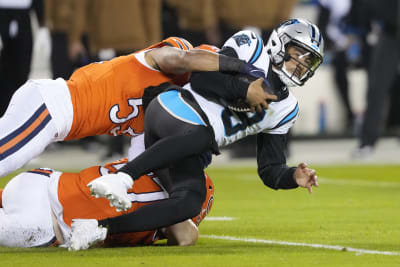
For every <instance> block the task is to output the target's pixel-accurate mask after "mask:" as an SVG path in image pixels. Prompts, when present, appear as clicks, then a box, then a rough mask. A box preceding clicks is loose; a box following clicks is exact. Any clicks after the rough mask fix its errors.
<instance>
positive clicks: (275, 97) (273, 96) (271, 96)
mask: <svg viewBox="0 0 400 267" xmlns="http://www.w3.org/2000/svg"><path fill="white" fill-rule="evenodd" d="M264 98H265V99H268V100H278V97H277V96H276V95H274V94H269V93H267V92H264Z"/></svg>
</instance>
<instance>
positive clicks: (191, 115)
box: [158, 90, 205, 125]
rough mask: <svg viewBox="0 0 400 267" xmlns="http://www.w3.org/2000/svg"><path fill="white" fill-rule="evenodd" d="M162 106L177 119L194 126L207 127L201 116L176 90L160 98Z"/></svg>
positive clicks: (161, 95) (165, 93) (163, 94)
mask: <svg viewBox="0 0 400 267" xmlns="http://www.w3.org/2000/svg"><path fill="white" fill-rule="evenodd" d="M158 99H159V101H160V104H161V105H162V106H163V107H164V108H165V109H166V110H167V111H168V112H169V113H170V114H171V115H172V116H174V117H175V118H177V119H180V120H182V121H186V122H189V123H192V124H198V125H205V123H204V122H203V120H202V119H201V117H200V115H199V114H197V112H196V111H195V110H194V109H193V108H192V107H191V106H190V105H189V104H187V103H186V102H184V101H183V99H182V98H181V93H179V92H178V91H176V90H171V91H167V92H164V93H162V94H160V95H159V96H158Z"/></svg>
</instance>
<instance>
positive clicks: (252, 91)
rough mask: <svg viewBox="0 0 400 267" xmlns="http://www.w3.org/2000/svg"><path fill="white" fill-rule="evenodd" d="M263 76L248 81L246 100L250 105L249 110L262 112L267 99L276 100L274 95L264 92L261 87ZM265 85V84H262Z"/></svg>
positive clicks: (265, 107)
mask: <svg viewBox="0 0 400 267" xmlns="http://www.w3.org/2000/svg"><path fill="white" fill-rule="evenodd" d="M263 83H264V78H259V79H257V80H255V81H253V82H251V83H250V86H249V88H248V89H247V96H246V102H247V103H248V104H249V105H250V107H251V111H252V112H254V111H256V110H257V112H262V110H263V109H267V108H268V102H267V101H268V100H277V99H278V97H277V96H276V95H273V94H270V93H268V92H266V91H265V90H264V88H263ZM264 86H265V85H264Z"/></svg>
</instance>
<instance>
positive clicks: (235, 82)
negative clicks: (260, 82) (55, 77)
mask: <svg viewBox="0 0 400 267" xmlns="http://www.w3.org/2000/svg"><path fill="white" fill-rule="evenodd" d="M190 85H191V87H192V89H193V90H194V91H195V92H197V93H199V94H200V95H202V96H204V97H211V98H222V99H225V100H237V99H246V96H247V89H248V88H249V86H250V84H249V83H247V82H245V81H242V80H239V79H237V78H235V77H234V76H232V75H230V74H225V73H221V72H215V71H211V72H197V73H193V74H192V77H191V79H190Z"/></svg>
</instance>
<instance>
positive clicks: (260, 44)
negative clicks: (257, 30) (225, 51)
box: [249, 36, 263, 64]
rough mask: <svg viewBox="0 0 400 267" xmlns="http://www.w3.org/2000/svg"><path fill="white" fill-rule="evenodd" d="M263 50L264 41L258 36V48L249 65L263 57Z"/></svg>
mask: <svg viewBox="0 0 400 267" xmlns="http://www.w3.org/2000/svg"><path fill="white" fill-rule="evenodd" d="M262 48H263V41H262V39H261V37H260V36H257V48H256V51H254V53H253V55H252V56H251V59H250V61H249V63H251V64H253V63H254V62H256V61H257V59H258V58H259V57H260V55H261V51H262Z"/></svg>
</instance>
